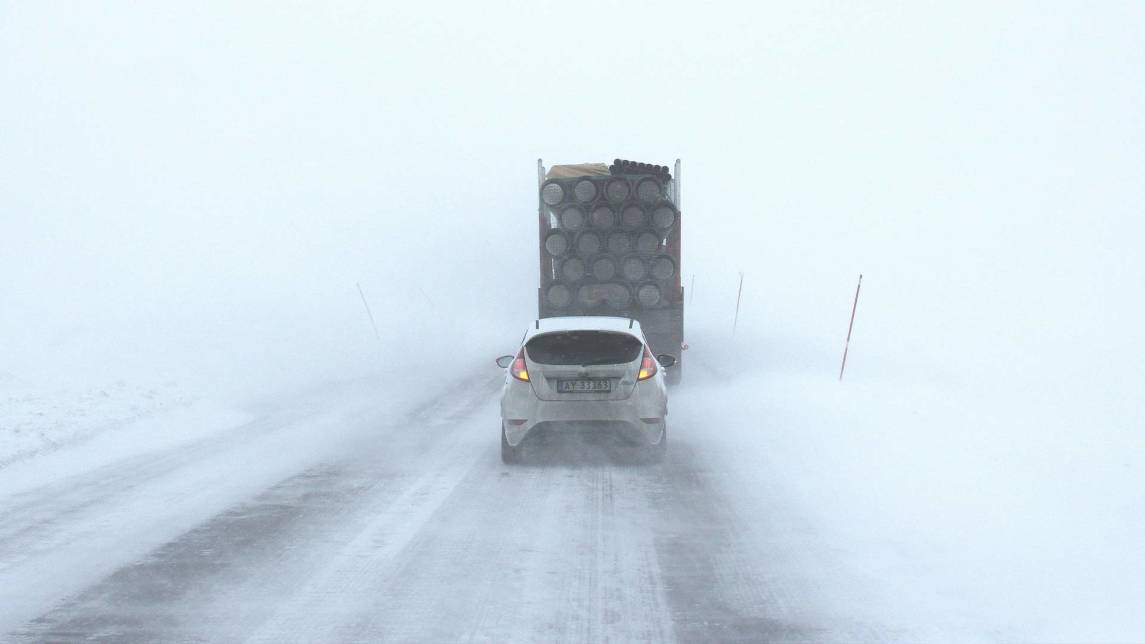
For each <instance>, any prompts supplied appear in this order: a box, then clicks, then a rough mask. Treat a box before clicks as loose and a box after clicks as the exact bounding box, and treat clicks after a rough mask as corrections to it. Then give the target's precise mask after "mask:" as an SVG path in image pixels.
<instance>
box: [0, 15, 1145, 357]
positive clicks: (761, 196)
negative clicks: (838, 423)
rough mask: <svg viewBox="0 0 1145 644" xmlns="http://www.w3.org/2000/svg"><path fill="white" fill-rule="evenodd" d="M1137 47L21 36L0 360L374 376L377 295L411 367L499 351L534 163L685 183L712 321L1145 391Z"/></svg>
mask: <svg viewBox="0 0 1145 644" xmlns="http://www.w3.org/2000/svg"><path fill="white" fill-rule="evenodd" d="M1143 42H1145V8H1143V7H1142V5H1140V4H1138V3H1102V4H1100V5H1097V6H1094V4H1093V3H1082V2H1076V3H1060V2H1057V3H1047V2H1030V3H994V2H970V3H968V2H957V3H945V4H938V3H927V4H926V5H925V6H919V5H914V4H898V3H893V4H892V3H879V4H866V6H864V7H862V8H859V7H855V6H852V5H849V4H840V3H815V4H809V3H784V4H781V5H770V4H759V3H742V4H728V3H721V4H714V5H709V4H707V3H686V4H684V3H671V2H656V3H642V2H626V3H598V2H576V3H572V2H565V3H547V2H520V3H507V2H491V3H439V2H423V3H337V4H333V5H332V4H330V3H321V4H317V3H316V4H292V5H290V6H285V5H283V4H281V3H258V4H256V3H240V4H237V5H236V3H227V2H219V3H179V4H175V3H161V4H148V5H139V4H137V3H118V2H104V3H69V4H63V3H32V2H24V3H12V2H4V3H0V94H2V97H3V100H0V123H2V124H3V125H2V127H0V275H2V276H3V279H2V280H0V301H2V302H3V307H2V314H0V331H2V332H3V334H4V337H5V338H6V339H5V341H4V345H5V346H4V347H3V349H4V351H3V352H0V355H3V356H4V357H5V359H6V362H7V363H8V365H9V366H8V367H5V368H6V369H9V370H16V371H19V370H20V369H25V368H30V367H28V366H27V365H38V366H39V367H40V368H41V369H44V370H46V371H56V372H58V371H67V370H70V369H73V368H77V367H78V366H79V365H81V364H87V365H89V366H91V365H92V364H97V365H100V367H101V368H104V367H107V368H110V367H109V366H108V365H110V364H111V363H112V362H126V363H130V364H131V365H134V366H141V368H145V369H152V368H155V367H157V366H163V368H173V367H172V365H178V364H183V365H189V364H194V365H198V366H199V367H202V368H204V369H205V368H206V367H205V366H204V365H207V364H213V365H214V366H215V367H216V368H218V367H219V365H227V364H230V365H232V366H233V364H234V363H241V364H243V365H245V366H247V367H250V366H251V365H256V364H257V365H263V366H266V367H268V368H271V369H273V370H282V369H285V368H289V367H288V365H290V364H294V363H296V362H297V361H299V360H304V361H307V363H308V364H309V365H310V366H311V367H312V368H313V369H315V370H316V372H321V373H322V374H323V375H324V376H325V375H329V374H332V373H338V372H340V371H341V370H357V369H362V368H364V366H365V364H366V363H367V362H369V361H370V360H374V359H375V358H376V356H373V355H371V356H369V357H368V360H366V359H365V358H363V357H362V356H363V355H364V354H366V353H368V352H369V351H370V350H372V349H373V347H374V344H371V343H374V342H375V341H374V340H373V338H372V333H371V332H370V331H369V328H368V326H366V325H365V321H364V318H363V316H362V313H361V310H360V302H359V301H358V300H357V292H356V290H355V289H354V283H355V282H361V283H362V286H363V288H364V289H365V290H366V292H367V293H368V294H370V295H371V296H372V297H373V298H374V299H375V300H376V302H375V309H376V313H378V314H379V317H381V318H383V325H384V327H385V328H386V330H387V338H393V339H394V344H393V345H392V346H391V347H390V348H389V349H388V352H389V355H394V354H397V353H410V352H411V350H410V347H411V345H410V344H408V343H403V342H401V341H399V340H400V339H402V338H416V337H422V336H418V335H417V334H414V333H412V332H411V331H410V329H411V328H413V327H418V328H421V327H427V328H430V329H436V330H442V331H449V330H451V329H456V328H457V327H459V326H460V325H462V324H464V325H466V326H468V327H469V328H470V331H468V332H467V334H465V333H463V334H461V335H460V336H457V340H456V343H457V344H465V343H467V342H471V343H473V344H474V345H475V346H480V348H481V349H482V350H483V351H484V350H485V347H487V346H492V345H491V344H490V343H488V342H486V340H489V339H493V340H498V341H499V340H500V339H501V338H508V339H509V340H510V341H511V340H513V339H515V338H516V335H517V333H518V331H517V329H518V328H519V327H520V326H521V325H522V324H523V323H527V320H528V319H530V318H531V316H532V315H534V314H535V297H536V296H535V288H536V249H535V244H536V231H535V219H534V212H535V210H534V208H535V203H536V201H535V200H536V197H535V189H536V188H535V170H534V164H535V160H536V159H537V158H538V157H543V158H545V159H546V161H547V162H556V163H561V162H581V161H605V160H609V159H611V158H613V157H617V156H620V157H626V158H634V159H641V160H646V161H650V162H656V163H663V164H670V163H671V161H672V160H674V159H675V158H677V157H681V158H683V159H684V168H685V176H684V179H685V181H684V206H685V210H684V216H685V246H684V248H685V250H684V252H685V266H684V267H683V271H684V273H685V277H686V278H687V277H689V276H690V274H692V273H696V274H697V292H698V293H703V294H705V295H709V296H711V297H710V299H708V300H703V299H701V303H703V306H704V307H705V308H704V309H703V311H704V312H707V313H713V314H714V313H715V311H713V309H715V308H719V307H725V306H726V305H727V302H728V300H727V297H726V294H727V293H728V292H730V291H731V290H734V280H735V273H736V271H739V270H743V271H745V272H747V273H748V274H749V280H750V281H749V283H748V289H747V293H748V302H746V303H745V314H746V317H747V320H745V324H747V325H748V328H749V329H751V330H754V331H755V332H757V333H759V334H761V335H762V336H766V335H768V334H771V335H776V334H793V335H800V334H802V335H805V336H807V337H810V338H815V339H818V338H822V339H824V340H825V341H826V339H828V338H829V339H830V342H831V343H836V344H837V342H838V340H839V338H838V337H837V336H838V335H839V334H840V332H841V329H840V326H841V325H845V321H846V320H845V317H846V313H847V312H848V309H849V306H848V305H849V297H850V295H851V292H852V289H853V281H854V278H855V276H856V275H857V274H858V273H859V272H860V271H861V272H864V273H865V274H866V275H867V282H866V284H865V286H866V288H867V291H866V292H865V294H864V297H869V298H870V299H869V300H865V304H866V308H864V309H863V311H862V313H863V314H864V316H865V317H863V318H862V321H863V323H864V324H865V326H864V327H862V328H863V330H864V334H865V337H866V338H867V341H868V342H870V343H871V345H870V346H871V350H873V351H879V352H884V353H886V352H891V353H893V352H895V351H900V352H902V353H903V354H904V356H906V355H909V354H911V353H914V352H917V351H935V352H936V355H940V354H942V353H943V352H944V351H945V352H948V353H951V354H954V353H956V354H959V355H963V356H966V355H969V356H970V358H971V359H979V358H982V357H985V356H990V355H999V354H1005V355H1010V352H1016V353H1018V354H1021V355H1028V354H1029V353H1030V352H1031V351H1034V352H1037V351H1039V350H1040V349H1039V348H1040V347H1044V346H1045V345H1046V343H1052V344H1053V345H1055V347H1056V351H1057V352H1059V353H1057V355H1059V356H1060V355H1068V356H1069V359H1070V360H1071V362H1070V364H1072V365H1074V366H1076V367H1078V368H1083V367H1084V368H1088V367H1094V366H1096V365H1097V364H1099V363H1100V364H1104V363H1106V362H1108V361H1109V360H1114V361H1122V362H1125V361H1127V360H1128V362H1126V363H1125V364H1124V366H1125V368H1126V369H1129V370H1130V371H1129V372H1130V373H1135V374H1139V375H1142V371H1141V370H1142V366H1141V362H1140V358H1136V359H1134V356H1136V355H1139V354H1138V353H1136V351H1137V350H1138V349H1141V348H1142V342H1141V340H1139V339H1137V338H1136V337H1135V336H1136V335H1139V331H1140V328H1141V322H1142V318H1143V317H1145V316H1143V314H1142V304H1140V301H1141V299H1142V298H1141V292H1142V287H1143V286H1145V268H1143V261H1142V259H1141V258H1140V256H1139V248H1140V246H1141V245H1142V242H1145V213H1143V212H1142V210H1143V207H1142V204H1145V181H1143V180H1142V174H1143V170H1145V163H1143V161H1145V83H1143V82H1142V81H1143V80H1145V79H1143V77H1142V70H1143V69H1145V65H1143V62H1145V61H1143V49H1142V43H1143ZM418 289H421V290H422V291H424V292H425V293H426V296H423V295H421V293H420V292H419V290H418ZM717 296H718V297H717ZM721 298H722V299H721ZM700 312H701V308H700V307H696V308H695V309H694V310H693V312H692V314H691V315H698V314H699V313H700ZM840 312H841V317H842V318H844V319H842V320H840V319H839V317H840ZM725 313H726V311H725V310H721V311H719V315H720V316H723V315H725ZM695 319H697V320H699V319H700V318H695ZM722 319H723V318H722V317H721V318H720V320H721V323H722ZM455 320H457V321H455ZM462 321H463V322H462ZM506 327H512V330H511V331H508V332H506V331H505V330H504V329H505V328H506ZM693 328H695V327H693ZM478 338H480V341H478ZM813 341H814V340H813ZM451 344H453V342H451ZM492 344H496V343H495V342H494V343H492ZM835 348H836V347H835V346H834V344H832V345H831V351H832V352H834V350H835ZM127 356H134V357H131V358H128V357H127ZM1095 356H1100V357H1099V358H1095ZM1127 356H1128V357H1127ZM1041 360H1042V361H1039V362H1037V364H1042V363H1043V362H1044V361H1045V357H1044V356H1043V358H1042V359H1041ZM1094 360H1097V362H1094ZM132 361H134V362H132ZM196 368H198V367H196ZM176 371H177V369H176Z"/></svg>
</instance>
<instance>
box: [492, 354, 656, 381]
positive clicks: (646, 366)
mask: <svg viewBox="0 0 1145 644" xmlns="http://www.w3.org/2000/svg"><path fill="white" fill-rule="evenodd" d="M513 364H514V368H515V367H516V363H513ZM655 375H656V358H653V357H652V352H651V351H649V350H648V347H644V358H642V359H641V360H640V373H639V374H637V376H636V380H637V382H639V381H641V380H647V379H649V378H651V377H652V376H655Z"/></svg>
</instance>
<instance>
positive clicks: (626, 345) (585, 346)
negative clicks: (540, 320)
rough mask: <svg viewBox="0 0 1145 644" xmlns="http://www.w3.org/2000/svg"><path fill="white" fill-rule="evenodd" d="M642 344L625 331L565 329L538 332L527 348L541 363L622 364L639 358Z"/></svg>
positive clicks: (530, 354)
mask: <svg viewBox="0 0 1145 644" xmlns="http://www.w3.org/2000/svg"><path fill="white" fill-rule="evenodd" d="M643 346H644V344H643V343H642V342H640V340H637V339H636V338H634V337H632V336H630V335H627V334H625V333H609V332H607V331H562V332H560V333H546V334H544V335H538V336H537V337H535V338H533V339H532V340H529V342H528V344H526V345H525V350H526V351H528V353H529V358H531V359H532V360H533V362H539V363H540V364H579V365H588V364H620V363H623V362H632V361H633V360H635V359H636V358H637V357H639V356H640V350H641V348H643Z"/></svg>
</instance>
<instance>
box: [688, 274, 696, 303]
mask: <svg viewBox="0 0 1145 644" xmlns="http://www.w3.org/2000/svg"><path fill="white" fill-rule="evenodd" d="M695 297H696V274H695V273H692V286H691V289H690V290H689V291H688V304H691V303H692V299H693V298H695Z"/></svg>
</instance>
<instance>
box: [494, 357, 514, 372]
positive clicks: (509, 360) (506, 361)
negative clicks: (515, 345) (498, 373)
mask: <svg viewBox="0 0 1145 644" xmlns="http://www.w3.org/2000/svg"><path fill="white" fill-rule="evenodd" d="M511 364H513V356H501V357H500V358H497V366H498V367H501V368H502V369H508V368H509V365H511Z"/></svg>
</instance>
